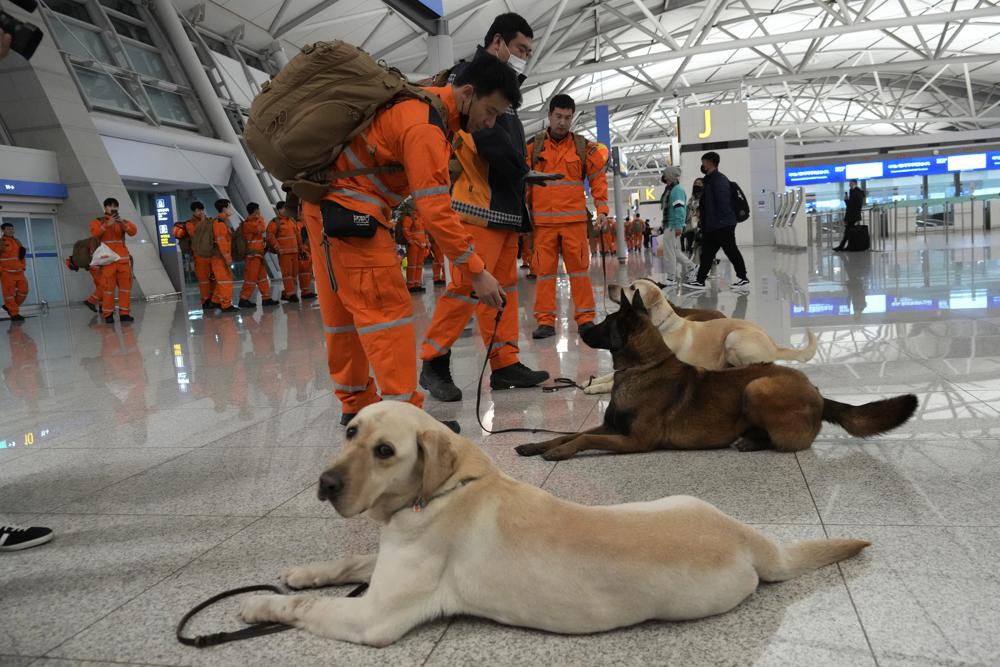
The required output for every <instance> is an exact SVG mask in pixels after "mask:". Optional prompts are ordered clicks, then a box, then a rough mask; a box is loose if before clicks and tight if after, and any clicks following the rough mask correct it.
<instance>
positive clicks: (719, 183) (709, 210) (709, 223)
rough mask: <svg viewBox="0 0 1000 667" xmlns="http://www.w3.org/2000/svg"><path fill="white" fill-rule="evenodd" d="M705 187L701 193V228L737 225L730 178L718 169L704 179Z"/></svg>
mask: <svg viewBox="0 0 1000 667" xmlns="http://www.w3.org/2000/svg"><path fill="white" fill-rule="evenodd" d="M702 180H703V181H704V182H705V189H704V190H702V193H701V202H700V204H699V207H698V212H699V214H700V216H701V228H702V229H703V230H704V231H706V232H714V231H715V230H717V229H724V228H726V227H735V226H736V224H737V222H738V221H737V220H736V213H734V212H733V200H732V186H731V185H730V183H729V179H728V178H726V175H725V174H723V173H722V172H721V171H719V170H718V169H716V170H715V171H713V172H712V173H711V174H707V175H706V176H705V177H704V178H703V179H702Z"/></svg>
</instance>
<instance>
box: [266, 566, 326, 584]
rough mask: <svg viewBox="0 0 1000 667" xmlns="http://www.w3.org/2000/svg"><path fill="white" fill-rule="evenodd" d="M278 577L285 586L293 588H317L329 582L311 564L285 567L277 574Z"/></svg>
mask: <svg viewBox="0 0 1000 667" xmlns="http://www.w3.org/2000/svg"><path fill="white" fill-rule="evenodd" d="M278 579H280V580H281V583H283V584H284V585H285V586H287V587H288V588H291V589H293V590H299V589H302V588H319V587H321V586H326V585H327V584H328V583H329V582H328V581H327V577H326V576H325V575H324V573H322V572H320V571H319V570H318V569H317V568H315V567H313V566H311V565H298V566H296V567H289V568H286V569H284V570H282V571H281V573H280V574H279V575H278Z"/></svg>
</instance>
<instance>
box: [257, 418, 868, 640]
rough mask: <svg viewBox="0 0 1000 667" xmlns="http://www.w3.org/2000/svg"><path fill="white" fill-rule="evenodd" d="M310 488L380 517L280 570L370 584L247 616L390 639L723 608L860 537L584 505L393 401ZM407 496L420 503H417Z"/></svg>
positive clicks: (265, 604) (579, 626) (345, 507)
mask: <svg viewBox="0 0 1000 667" xmlns="http://www.w3.org/2000/svg"><path fill="white" fill-rule="evenodd" d="M319 498H320V499H321V500H329V501H330V502H331V503H332V504H333V506H334V508H335V509H336V510H337V512H339V513H340V514H341V515H342V516H345V517H352V516H356V515H358V514H362V513H365V514H367V515H368V516H370V517H371V518H372V519H374V520H376V521H378V522H380V523H382V524H384V526H383V528H382V534H381V538H380V542H379V553H378V554H366V555H359V556H352V557H350V558H345V559H343V560H339V561H334V562H328V563H312V564H309V565H303V566H300V567H293V568H291V569H288V570H285V571H284V572H283V573H282V574H281V578H282V579H283V580H284V582H285V583H286V584H287V585H288V586H290V587H293V588H305V587H311V586H328V585H331V584H348V583H358V582H369V581H370V582H371V587H370V588H369V589H368V592H367V594H366V595H365V596H364V597H360V598H346V597H331V596H318V597H317V596H312V595H260V596H253V597H248V598H245V599H244V601H243V603H242V605H241V608H240V614H241V616H242V618H243V619H244V620H245V621H247V622H259V621H279V622H282V623H288V624H292V625H295V626H296V627H299V628H302V629H304V630H308V631H309V632H311V633H313V634H317V635H320V636H323V637H330V638H333V639H342V640H345V641H350V642H355V643H359V644H369V645H372V646H387V645H389V644H392V643H393V642H395V641H396V640H398V639H399V638H401V637H402V636H403V635H405V634H406V633H407V632H409V631H410V630H411V629H412V628H414V627H416V626H418V625H420V624H421V623H425V622H427V621H430V620H433V619H435V618H438V617H441V616H451V615H456V614H469V615H473V616H481V617H485V618H490V619H493V620H495V621H498V622H500V623H506V624H508V625H517V626H525V627H530V628H539V629H542V630H549V631H552V632H562V633H584V632H599V631H602V630H611V629H614V628H619V627H623V626H627V625H633V624H635V623H640V622H642V621H645V620H648V619H663V620H671V621H680V620H687V619H695V618H702V617H705V616H711V615H714V614H721V613H723V612H726V611H729V610H730V609H732V608H733V607H735V606H737V605H738V604H740V602H742V601H743V600H744V599H745V598H746V597H747V596H748V595H750V594H751V593H753V592H754V590H755V589H756V588H757V583H758V582H759V581H784V580H786V579H791V578H793V577H797V576H799V575H801V574H803V573H805V572H808V571H810V570H813V569H815V568H818V567H822V566H824V565H829V564H831V563H836V562H837V561H840V560H842V559H844V558H849V557H851V556H854V555H855V554H857V553H858V552H860V551H861V550H862V549H863V548H865V547H866V546H868V544H869V543H868V542H863V541H861V540H847V539H837V540H814V541H807V542H796V543H793V544H779V543H777V542H774V541H773V540H771V539H770V538H768V537H766V536H764V535H763V534H762V533H759V532H757V531H756V530H754V529H753V528H751V527H749V526H747V525H744V524H742V523H740V522H739V521H736V520H735V519H733V518H731V517H729V516H727V515H725V514H723V513H722V512H720V511H719V510H718V509H716V508H715V507H713V506H712V505H709V504H708V503H705V502H702V501H700V500H698V499H696V498H691V497H688V496H672V497H668V498H661V499H660V500H654V501H649V502H640V503H630V504H626V505H611V506H604V507H587V506H583V505H577V504H576V503H572V502H569V501H566V500H561V499H559V498H556V497H555V496H552V495H550V494H549V493H547V492H545V491H542V490H541V489H538V488H537V487H534V486H531V485H529V484H524V483H522V482H518V481H517V480H514V479H511V478H510V477H508V476H507V475H505V474H503V473H502V472H500V471H499V470H498V469H497V468H496V467H495V466H494V465H493V463H492V462H491V461H490V459H489V457H487V456H486V455H485V454H484V453H483V452H482V450H480V448H479V447H477V446H475V445H473V444H472V443H471V442H469V441H468V440H465V439H464V438H462V437H460V436H457V435H455V434H453V433H452V432H451V431H449V430H448V429H447V428H446V427H444V426H443V425H441V424H440V423H438V422H437V421H436V420H435V419H434V418H432V417H431V416H429V415H428V414H426V413H425V412H423V411H421V410H419V409H418V408H415V407H413V406H412V405H409V404H407V403H399V402H390V401H385V402H382V403H377V404H375V405H371V406H369V407H367V408H365V409H363V410H362V411H361V412H359V413H358V415H357V417H355V418H354V419H353V420H352V421H351V423H350V425H349V426H348V430H347V442H346V443H345V444H344V447H343V450H342V451H341V453H340V455H339V456H338V457H337V458H336V460H334V461H333V463H332V464H331V466H330V467H329V468H328V469H327V470H326V471H325V472H324V473H323V475H322V476H321V477H320V482H319ZM418 508H419V511H417V510H418Z"/></svg>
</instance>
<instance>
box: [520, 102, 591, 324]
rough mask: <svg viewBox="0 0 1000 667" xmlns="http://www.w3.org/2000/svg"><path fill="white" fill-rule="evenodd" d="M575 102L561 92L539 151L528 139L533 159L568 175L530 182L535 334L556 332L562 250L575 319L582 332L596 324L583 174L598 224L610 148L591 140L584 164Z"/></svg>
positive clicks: (539, 165) (542, 168)
mask: <svg viewBox="0 0 1000 667" xmlns="http://www.w3.org/2000/svg"><path fill="white" fill-rule="evenodd" d="M575 111H576V103H575V102H574V101H573V98H572V97H570V96H569V95H556V96H555V97H553V98H552V101H551V102H549V129H548V132H546V133H545V136H544V142H543V144H542V150H541V153H540V155H538V156H537V157H536V155H535V151H534V145H535V143H536V142H535V141H529V142H528V164H529V165H532V168H534V169H535V170H537V171H544V172H548V173H555V174H562V175H563V179H562V180H559V181H549V182H548V183H547V184H546V186H545V187H539V186H537V185H529V186H528V199H529V202H530V204H531V218H532V221H533V222H534V225H535V231H534V235H535V238H534V241H535V261H534V262H532V266H533V267H534V269H535V271H536V272H537V273H538V282H537V286H536V287H535V320H536V321H537V322H538V328H537V329H535V330H534V331H533V332H532V334H531V337H532V338H548V337H549V336H554V335H555V333H556V330H555V323H556V271H557V269H558V266H559V253H560V250H561V251H562V257H563V262H564V263H565V264H566V272H567V273H569V285H570V289H571V291H572V294H573V304H574V306H575V312H574V319H576V325H577V328H578V329H579V330H580V331H586V330H587V329H589V328H590V327H592V326H594V317H595V315H596V313H595V310H594V309H595V305H594V288H593V287H592V286H591V284H590V275H589V274H588V272H587V270H588V269H589V268H590V246H589V243H588V240H587V198H586V193H585V191H584V189H583V181H584V179H586V180H588V181H590V192H591V194H593V196H594V203H595V204H596V205H597V227H598V228H601V227H603V226H604V223H605V221H606V220H607V217H608V180H607V177H606V176H605V174H604V168H605V166H607V162H608V151H607V148H605V147H604V146H602V145H601V144H596V143H593V142H590V141H588V142H586V150H585V159H586V163H585V164H581V158H580V155H579V152H578V150H577V143H576V142H577V139H576V137H575V136H574V135H573V133H572V132H570V131H569V128H570V125H571V124H572V122H573V113H574V112H575Z"/></svg>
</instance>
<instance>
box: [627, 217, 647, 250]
mask: <svg viewBox="0 0 1000 667" xmlns="http://www.w3.org/2000/svg"><path fill="white" fill-rule="evenodd" d="M625 224H626V227H625V230H626V231H625V241H626V244H627V246H628V251H629V252H641V251H642V234H643V232H644V231H645V230H646V221H645V220H643V219H642V218H640V217H639V216H636V217H634V218H632V219H631V220H629V221H628V222H627V223H625Z"/></svg>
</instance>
